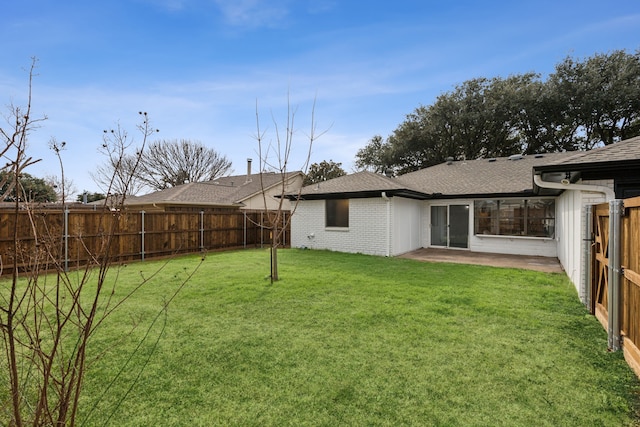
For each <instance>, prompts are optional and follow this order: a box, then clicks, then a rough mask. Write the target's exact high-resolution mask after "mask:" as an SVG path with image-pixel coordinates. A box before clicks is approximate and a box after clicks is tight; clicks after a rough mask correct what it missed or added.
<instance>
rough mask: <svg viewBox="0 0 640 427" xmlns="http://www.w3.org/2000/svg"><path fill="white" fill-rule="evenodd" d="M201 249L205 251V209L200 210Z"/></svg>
mask: <svg viewBox="0 0 640 427" xmlns="http://www.w3.org/2000/svg"><path fill="white" fill-rule="evenodd" d="M200 250H201V251H204V211H200Z"/></svg>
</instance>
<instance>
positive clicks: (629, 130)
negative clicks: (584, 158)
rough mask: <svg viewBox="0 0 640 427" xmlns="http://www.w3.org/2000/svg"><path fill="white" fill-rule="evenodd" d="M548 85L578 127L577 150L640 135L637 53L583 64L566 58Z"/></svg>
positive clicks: (592, 59)
mask: <svg viewBox="0 0 640 427" xmlns="http://www.w3.org/2000/svg"><path fill="white" fill-rule="evenodd" d="M549 82H550V84H551V85H552V86H553V88H554V90H556V91H557V93H558V94H559V96H560V98H561V100H562V102H564V103H565V104H566V109H567V110H566V112H567V114H568V115H569V116H570V117H572V118H573V119H574V120H575V121H576V122H577V124H578V128H577V130H576V132H575V135H574V136H575V140H576V143H577V144H576V145H577V146H578V148H581V149H591V148H593V147H595V146H597V145H599V144H604V145H609V144H613V143H614V142H616V141H620V140H622V139H627V138H631V137H633V136H636V135H638V134H639V133H640V50H639V51H637V52H636V53H634V54H630V53H627V52H625V51H623V50H616V51H613V52H611V53H606V54H596V55H593V56H591V57H589V58H586V59H584V60H582V61H581V60H576V59H573V58H571V57H567V58H565V59H564V61H562V62H561V63H560V64H558V65H556V69H555V72H554V73H553V74H552V75H551V76H550V78H549Z"/></svg>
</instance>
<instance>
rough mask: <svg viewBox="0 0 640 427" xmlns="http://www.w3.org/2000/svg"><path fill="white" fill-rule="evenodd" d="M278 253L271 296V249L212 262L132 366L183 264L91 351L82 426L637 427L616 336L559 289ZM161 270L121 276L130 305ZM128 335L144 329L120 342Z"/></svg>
mask: <svg viewBox="0 0 640 427" xmlns="http://www.w3.org/2000/svg"><path fill="white" fill-rule="evenodd" d="M279 255H280V276H281V280H280V281H279V282H277V283H275V284H274V285H270V284H269V280H268V279H266V278H265V276H266V275H268V274H269V252H268V251H264V250H249V251H238V252H226V253H214V254H209V255H207V257H206V259H205V261H204V263H203V265H202V266H201V267H200V269H199V270H198V272H197V274H196V275H195V277H194V278H193V279H192V280H191V281H190V282H189V283H188V284H187V285H186V287H185V288H184V289H183V290H182V291H181V292H180V294H179V295H178V296H177V297H176V299H175V300H174V301H173V302H172V303H171V305H170V307H169V309H168V312H167V317H166V324H165V323H164V322H165V317H164V316H161V317H160V318H159V320H158V321H157V322H156V323H155V325H154V326H153V327H152V328H151V329H150V331H149V334H148V339H147V340H146V341H145V343H144V344H143V345H142V347H140V349H139V351H138V352H137V353H136V354H135V356H134V357H131V358H130V353H131V352H132V350H133V349H134V348H135V343H136V341H138V340H139V339H140V337H142V336H143V335H144V334H145V333H147V331H148V327H149V325H150V322H151V320H152V319H153V318H154V317H155V316H156V314H157V313H158V312H159V309H160V307H161V306H162V303H163V300H164V299H166V298H167V297H168V296H169V295H170V294H171V293H172V292H173V291H174V290H175V289H176V288H177V287H178V286H179V283H180V282H181V281H182V280H183V279H184V278H185V277H186V275H187V274H188V272H189V271H191V270H192V269H193V268H194V267H195V266H196V265H197V264H198V263H199V262H200V258H199V257H186V258H179V259H176V260H173V261H171V262H170V264H169V265H168V266H167V267H166V268H165V269H164V270H163V271H162V272H161V273H160V274H159V275H158V276H157V277H156V278H155V279H154V280H153V281H152V283H150V284H149V285H148V286H146V287H145V288H144V290H143V291H142V292H140V293H139V294H137V295H136V297H135V298H134V299H132V300H131V301H129V303H127V305H126V306H124V307H123V310H121V311H120V312H119V314H118V315H117V316H113V317H111V318H110V321H109V322H108V324H106V325H105V326H104V328H103V329H102V330H101V332H100V335H99V336H98V337H97V338H98V339H97V340H96V341H95V345H96V347H95V349H96V350H98V349H99V350H103V351H106V353H105V354H104V355H103V357H102V358H100V359H99V360H98V361H97V362H96V363H95V364H94V365H93V366H92V370H91V371H90V373H89V377H88V379H87V382H86V388H85V390H84V391H85V394H84V402H83V403H84V406H83V411H82V414H81V415H82V417H83V418H84V419H85V420H86V423H85V425H90V426H93V425H102V424H103V423H104V422H105V420H106V425H114V426H115V425H117V426H212V425H231V426H234V425H237V426H283V425H291V426H303V425H309V426H338V425H345V426H353V425H371V426H373V425H375V426H401V425H427V426H428V425H434V426H456V425H459V426H520V425H523V426H600V425H602V426H620V425H633V423H634V421H635V413H636V409H637V404H638V391H639V383H638V381H637V380H636V378H635V376H634V375H633V373H632V372H631V370H630V369H629V368H628V367H627V365H626V364H625V362H624V359H623V357H622V354H620V353H609V352H607V342H606V333H605V331H604V330H603V328H602V327H601V326H600V324H599V323H598V322H597V321H596V319H595V318H594V317H592V316H590V315H588V313H587V311H586V310H585V309H584V307H583V306H582V305H581V304H580V302H579V301H578V298H577V295H576V292H575V289H574V288H573V286H572V285H571V284H570V283H569V281H568V279H567V278H566V277H565V276H564V275H554V274H544V273H537V272H531V271H521V270H514V269H500V268H491V267H482V266H466V265H453V264H431V263H420V262H417V261H412V260H405V259H395V258H391V259H387V258H381V257H371V256H364V255H350V254H342V253H332V252H325V251H304V250H282V251H280V252H279ZM160 265H161V263H159V262H145V263H136V264H130V265H128V266H126V267H123V268H121V269H120V278H119V284H120V286H121V290H122V291H124V288H127V287H129V286H133V285H134V284H135V283H136V282H138V281H139V278H140V275H141V274H142V275H144V276H145V277H148V276H150V275H151V273H152V272H153V271H154V270H157V269H158V267H159V266H160ZM132 324H138V325H139V326H138V328H137V329H136V331H135V332H134V334H133V335H131V336H127V335H125V336H126V337H127V338H126V339H124V340H122V339H121V337H122V336H123V334H124V332H125V331H128V330H129V329H130V327H131V325H132ZM163 325H164V329H163ZM161 331H162V336H161V338H160V340H159V341H158V342H157V345H156V339H157V337H158V336H159V334H160V332H161ZM115 341H120V344H119V345H114V342H115ZM125 363H127V365H126V366H127V367H126V370H125V372H124V373H122V374H121V375H120V376H119V377H118V378H117V379H116V380H115V381H114V382H113V384H112V385H111V386H109V384H110V382H111V379H112V378H113V377H114V375H115V374H116V373H117V370H118V368H119V367H121V366H123V365H124V364H125ZM142 368H144V369H142ZM134 381H135V383H134ZM132 383H134V384H133V387H132V388H131V385H132ZM123 397H125V398H124V400H123V401H122V403H120V404H119V406H118V402H119V401H120V400H122V398H123ZM90 409H92V412H91V414H90V415H89V418H88V419H87V418H86V417H87V415H88V414H87V412H88V411H89V410H90ZM114 409H117V410H116V411H115V413H114V414H113V416H112V418H108V417H109V414H111V413H112V411H114Z"/></svg>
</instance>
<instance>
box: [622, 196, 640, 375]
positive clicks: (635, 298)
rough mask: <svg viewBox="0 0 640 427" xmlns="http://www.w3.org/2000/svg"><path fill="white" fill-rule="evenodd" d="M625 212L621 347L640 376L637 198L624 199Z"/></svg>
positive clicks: (639, 208) (639, 211)
mask: <svg viewBox="0 0 640 427" xmlns="http://www.w3.org/2000/svg"><path fill="white" fill-rule="evenodd" d="M624 211H625V213H624V216H623V218H622V233H621V234H622V236H621V259H620V263H621V266H622V278H621V282H620V286H621V289H620V293H621V302H622V309H621V319H620V328H621V333H622V349H623V351H624V354H625V359H626V360H627V362H628V363H629V365H630V366H631V367H632V368H633V370H634V371H635V372H636V374H638V376H640V197H635V198H633V199H627V200H625V201H624Z"/></svg>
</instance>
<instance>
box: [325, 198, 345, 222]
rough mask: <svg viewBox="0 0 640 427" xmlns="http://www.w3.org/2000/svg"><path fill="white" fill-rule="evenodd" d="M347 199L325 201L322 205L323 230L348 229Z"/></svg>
mask: <svg viewBox="0 0 640 427" xmlns="http://www.w3.org/2000/svg"><path fill="white" fill-rule="evenodd" d="M349 211H350V209H349V199H326V200H325V203H324V226H325V228H334V229H335V228H339V229H346V228H349Z"/></svg>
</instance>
